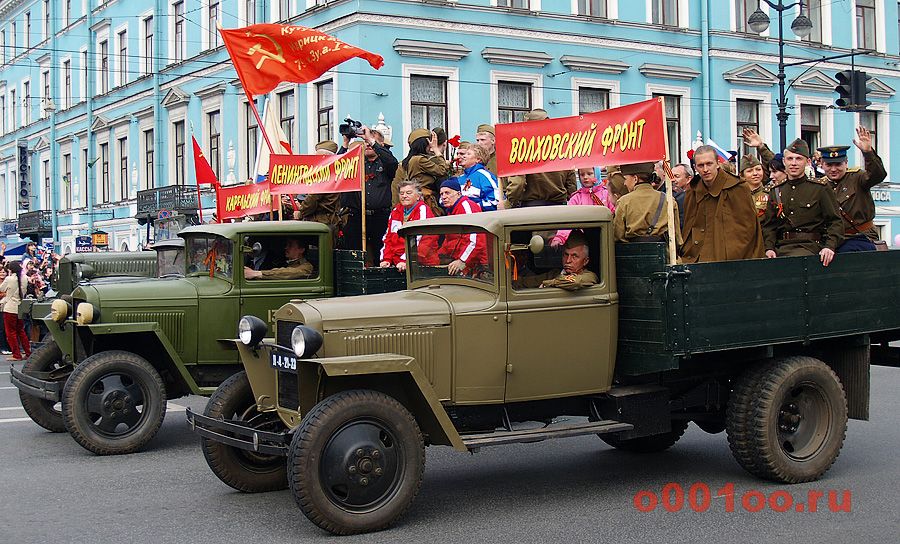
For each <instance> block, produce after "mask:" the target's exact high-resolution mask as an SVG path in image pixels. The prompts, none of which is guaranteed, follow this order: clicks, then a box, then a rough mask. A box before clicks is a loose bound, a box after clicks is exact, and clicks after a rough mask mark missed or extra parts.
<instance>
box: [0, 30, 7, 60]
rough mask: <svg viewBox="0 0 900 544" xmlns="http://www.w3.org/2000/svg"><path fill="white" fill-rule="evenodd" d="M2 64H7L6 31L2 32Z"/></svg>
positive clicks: (0, 53) (0, 40)
mask: <svg viewBox="0 0 900 544" xmlns="http://www.w3.org/2000/svg"><path fill="white" fill-rule="evenodd" d="M0 64H6V30H0Z"/></svg>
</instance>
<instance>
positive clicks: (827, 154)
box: [817, 145, 850, 163]
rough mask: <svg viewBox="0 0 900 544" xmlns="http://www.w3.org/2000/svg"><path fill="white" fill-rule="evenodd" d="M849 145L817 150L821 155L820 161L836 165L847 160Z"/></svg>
mask: <svg viewBox="0 0 900 544" xmlns="http://www.w3.org/2000/svg"><path fill="white" fill-rule="evenodd" d="M848 149H850V146H849V145H830V146H828V147H820V148H818V150H817V151H818V152H819V153H821V154H822V160H823V161H825V162H828V163H838V162H844V161H846V160H847V150H848Z"/></svg>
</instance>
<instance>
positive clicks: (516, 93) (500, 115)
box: [497, 81, 533, 123]
mask: <svg viewBox="0 0 900 544" xmlns="http://www.w3.org/2000/svg"><path fill="white" fill-rule="evenodd" d="M532 87H533V85H532V84H531V83H524V82H520V81H498V82H497V122H498V123H517V122H519V121H524V120H525V114H526V113H528V112H529V111H531V109H532V96H531V94H532Z"/></svg>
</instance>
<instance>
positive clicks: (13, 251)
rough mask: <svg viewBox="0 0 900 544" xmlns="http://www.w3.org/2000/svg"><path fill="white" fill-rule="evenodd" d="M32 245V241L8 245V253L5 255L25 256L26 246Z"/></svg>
mask: <svg viewBox="0 0 900 544" xmlns="http://www.w3.org/2000/svg"><path fill="white" fill-rule="evenodd" d="M30 243H31V241H30V240H25V241H24V242H13V243H12V244H6V251H5V252H4V253H3V255H4V256H6V257H21V256H22V255H24V254H25V246H27V245H28V244H30Z"/></svg>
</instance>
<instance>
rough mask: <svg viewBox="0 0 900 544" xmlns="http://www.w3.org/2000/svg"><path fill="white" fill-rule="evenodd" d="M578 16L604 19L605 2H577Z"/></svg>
mask: <svg viewBox="0 0 900 544" xmlns="http://www.w3.org/2000/svg"><path fill="white" fill-rule="evenodd" d="M578 15H590V16H591V17H606V0H578Z"/></svg>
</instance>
